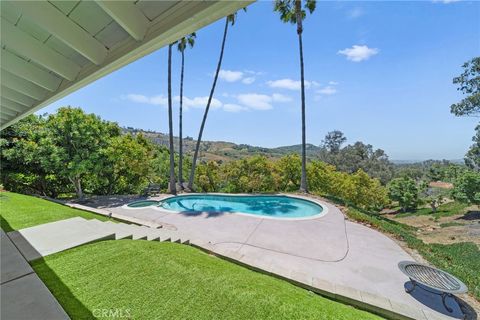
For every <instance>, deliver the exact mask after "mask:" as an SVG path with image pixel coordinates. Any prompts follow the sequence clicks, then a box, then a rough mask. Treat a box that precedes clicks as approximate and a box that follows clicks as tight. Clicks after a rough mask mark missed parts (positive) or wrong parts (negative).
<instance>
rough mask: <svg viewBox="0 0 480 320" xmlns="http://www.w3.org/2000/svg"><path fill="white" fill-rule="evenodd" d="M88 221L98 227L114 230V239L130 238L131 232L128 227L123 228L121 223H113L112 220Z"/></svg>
mask: <svg viewBox="0 0 480 320" xmlns="http://www.w3.org/2000/svg"><path fill="white" fill-rule="evenodd" d="M88 222H89V223H91V224H93V225H95V226H97V227H98V228H103V229H104V230H108V231H111V232H115V240H120V239H132V236H133V235H132V232H131V231H130V230H129V229H125V228H123V227H122V224H121V223H115V222H112V221H104V222H102V221H100V220H97V219H92V220H88Z"/></svg>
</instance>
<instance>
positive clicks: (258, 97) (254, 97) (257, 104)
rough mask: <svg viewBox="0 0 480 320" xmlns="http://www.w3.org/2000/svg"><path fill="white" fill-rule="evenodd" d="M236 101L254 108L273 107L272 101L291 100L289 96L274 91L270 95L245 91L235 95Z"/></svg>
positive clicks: (283, 101)
mask: <svg viewBox="0 0 480 320" xmlns="http://www.w3.org/2000/svg"><path fill="white" fill-rule="evenodd" d="M237 100H238V103H239V104H241V105H243V106H245V107H247V108H249V109H254V110H270V109H273V105H272V103H273V102H279V103H285V102H290V101H292V98H290V97H289V96H286V95H283V94H279V93H274V94H272V95H271V96H269V95H266V94H259V93H245V94H239V95H237Z"/></svg>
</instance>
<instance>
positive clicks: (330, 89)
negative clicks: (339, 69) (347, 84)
mask: <svg viewBox="0 0 480 320" xmlns="http://www.w3.org/2000/svg"><path fill="white" fill-rule="evenodd" d="M317 93H318V94H321V95H327V96H331V95H333V94H335V93H337V89H336V88H335V87H333V86H326V87H324V88H321V89H319V90H317Z"/></svg>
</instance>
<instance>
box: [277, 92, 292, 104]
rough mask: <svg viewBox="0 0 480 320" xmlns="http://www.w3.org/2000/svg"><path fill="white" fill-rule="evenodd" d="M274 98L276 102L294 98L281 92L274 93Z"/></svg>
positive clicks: (288, 100)
mask: <svg viewBox="0 0 480 320" xmlns="http://www.w3.org/2000/svg"><path fill="white" fill-rule="evenodd" d="M272 100H273V101H275V102H290V101H292V98H291V97H289V96H285V95H283V94H280V93H274V94H272Z"/></svg>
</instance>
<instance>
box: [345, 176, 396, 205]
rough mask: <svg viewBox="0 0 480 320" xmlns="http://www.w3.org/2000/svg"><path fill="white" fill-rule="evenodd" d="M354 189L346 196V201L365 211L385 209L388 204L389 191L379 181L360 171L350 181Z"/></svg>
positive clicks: (350, 177)
mask: <svg viewBox="0 0 480 320" xmlns="http://www.w3.org/2000/svg"><path fill="white" fill-rule="evenodd" d="M348 180H350V181H351V184H352V186H353V188H351V190H350V192H349V193H348V194H345V195H344V198H345V200H347V201H349V202H351V203H353V204H355V205H356V206H358V207H360V208H364V209H376V210H380V209H383V208H384V207H385V206H386V205H387V204H388V202H389V201H388V194H387V190H386V189H385V188H384V187H383V186H382V185H381V183H380V181H379V180H378V179H372V178H370V176H369V175H368V174H366V173H365V172H364V171H363V170H362V169H359V170H358V171H357V172H355V173H354V174H353V175H350V176H349V179H348Z"/></svg>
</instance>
